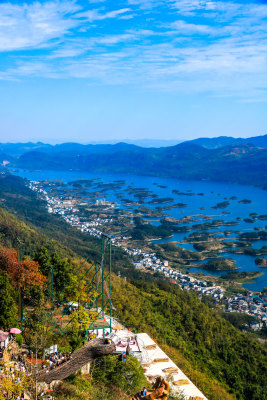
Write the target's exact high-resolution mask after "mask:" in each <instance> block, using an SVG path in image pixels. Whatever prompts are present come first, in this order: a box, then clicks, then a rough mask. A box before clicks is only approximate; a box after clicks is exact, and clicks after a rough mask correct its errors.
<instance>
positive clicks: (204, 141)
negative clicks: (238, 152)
mask: <svg viewBox="0 0 267 400" xmlns="http://www.w3.org/2000/svg"><path fill="white" fill-rule="evenodd" d="M191 143H195V144H198V145H199V146H202V147H205V148H206V149H218V148H220V147H225V146H232V145H234V146H237V145H243V144H252V145H253V146H256V147H267V135H263V136H254V137H251V138H247V139H243V138H233V137H230V136H219V137H217V138H199V139H194V140H191Z"/></svg>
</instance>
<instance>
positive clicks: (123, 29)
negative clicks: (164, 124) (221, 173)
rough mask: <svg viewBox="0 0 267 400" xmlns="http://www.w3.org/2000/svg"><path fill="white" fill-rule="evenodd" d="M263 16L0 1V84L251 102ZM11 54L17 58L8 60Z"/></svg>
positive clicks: (199, 1) (250, 7)
mask: <svg viewBox="0 0 267 400" xmlns="http://www.w3.org/2000/svg"><path fill="white" fill-rule="evenodd" d="M97 3H99V5H98V4H97ZM83 4H84V3H83ZM96 4H97V5H96ZM96 7H99V8H96ZM163 9H164V13H162V12H161V11H162V10H163ZM163 15H164V18H163V17H162V16H163ZM266 17H267V4H264V3H255V2H252V1H251V2H249V1H247V2H246V3H241V1H235V0H229V1H219V0H218V1H216V0H179V1H178V0H177V1H175V0H165V1H161V0H125V1H121V2H120V3H119V7H118V8H114V4H113V7H112V5H111V2H110V1H108V0H106V1H101V0H99V1H98V0H90V1H89V2H87V7H85V6H84V5H83V6H82V3H79V2H78V1H74V0H73V1H59V0H58V1H49V2H44V3H39V2H33V3H31V4H22V5H11V4H9V3H2V4H1V5H0V51H2V52H10V53H11V55H8V56H6V58H5V60H4V61H5V62H4V63H3V65H6V66H7V67H6V68H4V69H3V71H2V73H1V72H0V78H2V79H8V78H12V77H13V78H18V77H19V78H20V79H21V78H22V77H23V76H27V77H29V76H44V77H48V78H54V79H56V78H63V77H64V78H68V77H70V78H80V79H87V80H88V81H89V82H91V83H104V84H110V85H111V84H113V85H114V84H116V85H117V84H121V85H126V84H127V85H139V86H142V87H144V86H145V87H149V88H157V89H160V90H172V91H178V92H181V91H205V92H210V93H213V95H216V96H219V95H223V96H224V95H226V96H230V95H232V96H237V97H240V98H243V99H251V101H252V100H253V101H256V100H257V96H259V97H258V98H259V99H262V98H265V97H266V91H265V90H263V89H265V88H266V86H267V38H266V30H267V21H266ZM17 50H23V51H24V52H23V54H21V55H20V56H19V57H17V58H16V59H15V60H14V58H12V51H17ZM34 50H37V51H36V52H34ZM27 52H28V53H27ZM7 57H9V58H7ZM259 88H261V90H259Z"/></svg>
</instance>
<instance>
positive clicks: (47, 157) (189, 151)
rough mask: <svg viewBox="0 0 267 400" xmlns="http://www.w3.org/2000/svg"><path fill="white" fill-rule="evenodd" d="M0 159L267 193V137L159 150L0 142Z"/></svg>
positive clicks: (38, 166) (216, 140) (34, 166)
mask: <svg viewBox="0 0 267 400" xmlns="http://www.w3.org/2000/svg"><path fill="white" fill-rule="evenodd" d="M0 160H1V161H3V160H9V161H10V163H11V165H12V166H14V167H15V166H16V167H20V168H27V169H41V170H42V169H44V170H45V169H47V170H48V169H50V170H51V169H53V170H75V171H91V172H96V173H103V172H109V173H126V174H137V175H151V176H152V175H153V176H161V177H172V178H177V179H194V180H210V181H221V182H231V183H241V184H250V185H256V186H259V187H263V188H265V189H267V135H265V136H258V137H254V138H249V139H235V138H229V137H218V138H214V139H205V138H203V139H196V140H193V141H188V142H183V143H180V144H178V145H176V146H169V147H161V148H143V147H139V146H135V145H133V144H127V143H117V144H114V145H112V144H98V145H92V144H89V145H82V144H78V143H63V144H59V145H55V146H52V145H47V144H44V143H17V144H1V145H0Z"/></svg>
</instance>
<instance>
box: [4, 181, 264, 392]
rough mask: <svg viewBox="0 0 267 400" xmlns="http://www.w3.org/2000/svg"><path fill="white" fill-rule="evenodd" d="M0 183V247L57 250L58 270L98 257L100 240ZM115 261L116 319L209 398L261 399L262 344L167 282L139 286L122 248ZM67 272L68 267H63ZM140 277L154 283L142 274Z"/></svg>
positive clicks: (17, 185) (18, 186) (16, 184)
mask: <svg viewBox="0 0 267 400" xmlns="http://www.w3.org/2000/svg"><path fill="white" fill-rule="evenodd" d="M2 179H3V180H2V186H1V185H0V190H1V199H2V205H3V206H4V207H5V208H6V210H4V209H3V208H0V233H1V243H2V244H3V245H5V246H7V247H11V246H17V245H16V243H17V238H18V237H19V239H20V241H21V243H22V251H23V253H24V254H30V255H33V254H34V252H35V251H36V249H38V248H40V246H45V247H46V248H47V249H48V253H49V254H53V252H55V251H56V252H57V253H59V254H60V257H61V258H62V260H63V259H65V261H64V263H63V261H62V263H61V262H57V265H59V266H60V265H66V262H67V263H68V264H69V265H74V264H76V265H77V263H79V262H80V261H79V260H80V258H81V256H85V257H87V258H88V259H89V260H91V261H94V260H96V259H98V260H99V256H100V254H99V252H100V243H99V241H98V240H92V239H91V238H90V237H88V236H86V235H83V234H81V233H79V232H78V231H77V230H75V229H74V228H71V227H69V226H68V225H67V224H65V223H64V222H62V221H61V220H59V218H57V217H55V216H51V215H48V214H47V213H46V210H45V208H44V204H42V202H39V200H37V199H36V196H35V195H34V193H32V192H30V191H28V189H25V188H24V184H23V180H20V179H18V180H17V181H12V185H10V181H9V179H10V178H9V179H7V180H5V179H4V178H2ZM8 185H9V186H8ZM23 188H24V189H23ZM23 190H24V191H23ZM14 196H15V197H14ZM8 210H9V211H8ZM11 210H12V212H13V214H11V213H10V211H11ZM15 212H16V214H17V216H15V215H14V213H15ZM18 217H19V218H18ZM46 217H47V218H46ZM113 258H114V269H115V270H118V269H119V270H120V271H121V273H122V275H124V276H125V275H127V276H128V277H129V280H128V282H125V281H124V279H121V278H119V277H118V276H116V275H113V279H112V280H113V295H112V297H113V303H114V305H115V308H116V311H115V312H116V315H117V316H118V317H120V319H121V321H122V322H124V323H125V324H126V325H127V326H128V327H129V328H132V329H134V330H135V331H139V332H141V331H143V332H147V333H148V334H150V335H151V336H152V337H153V338H154V339H155V340H156V341H157V342H158V343H159V344H160V345H161V346H162V347H163V348H164V350H165V351H166V352H167V354H168V355H169V356H170V357H171V358H172V359H173V360H174V361H175V362H176V363H177V364H178V366H180V367H181V368H182V369H183V370H184V371H185V373H187V374H188V376H189V377H190V378H191V379H192V381H193V382H194V383H195V384H196V385H197V386H198V387H199V388H200V389H202V390H203V392H204V393H205V395H206V396H207V397H208V398H209V399H210V400H221V399H225V400H232V399H239V400H248V399H250V400H263V399H266V398H267V388H266V380H265V379H264V377H265V376H266V367H267V358H266V355H267V353H266V349H265V348H264V347H263V346H262V345H260V344H259V343H258V342H257V341H256V340H254V339H253V338H251V337H250V336H248V335H247V334H243V333H240V331H238V330H236V329H235V328H234V327H233V326H232V325H231V324H230V323H229V322H227V321H226V320H224V319H223V318H221V317H220V316H219V315H218V314H216V313H215V312H214V311H212V310H211V309H210V308H209V307H208V306H207V305H205V304H203V303H201V302H200V301H199V300H198V298H197V297H196V296H195V295H194V294H192V293H188V292H183V291H180V290H178V289H177V288H176V287H175V286H171V285H169V284H167V283H165V282H162V283H158V282H156V281H155V282H144V281H143V279H144V276H143V275H142V274H141V273H139V274H137V273H136V272H135V271H134V270H133V269H132V267H131V264H130V261H129V260H128V258H127V257H126V256H125V255H124V254H123V253H122V252H121V251H119V250H118V251H117V250H116V253H114V254H113ZM41 264H42V262H41ZM42 268H43V270H44V266H43V267H42ZM67 271H70V268H69V269H68V268H65V272H66V273H68V272H67ZM70 273H71V272H70ZM145 279H150V280H151V279H153V278H151V277H150V278H148V276H147V275H146V276H145ZM70 398H71V397H70ZM73 398H75V397H73Z"/></svg>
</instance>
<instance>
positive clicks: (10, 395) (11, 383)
mask: <svg viewBox="0 0 267 400" xmlns="http://www.w3.org/2000/svg"><path fill="white" fill-rule="evenodd" d="M0 368H1V374H0V400H7V399H13V400H15V399H16V398H17V397H18V396H21V394H22V393H24V391H25V389H27V388H29V387H31V386H32V383H33V382H32V378H31V377H29V376H28V374H26V373H23V372H21V371H18V370H15V369H14V371H12V373H11V372H10V366H9V365H6V364H5V363H4V362H2V363H1V364H0Z"/></svg>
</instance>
